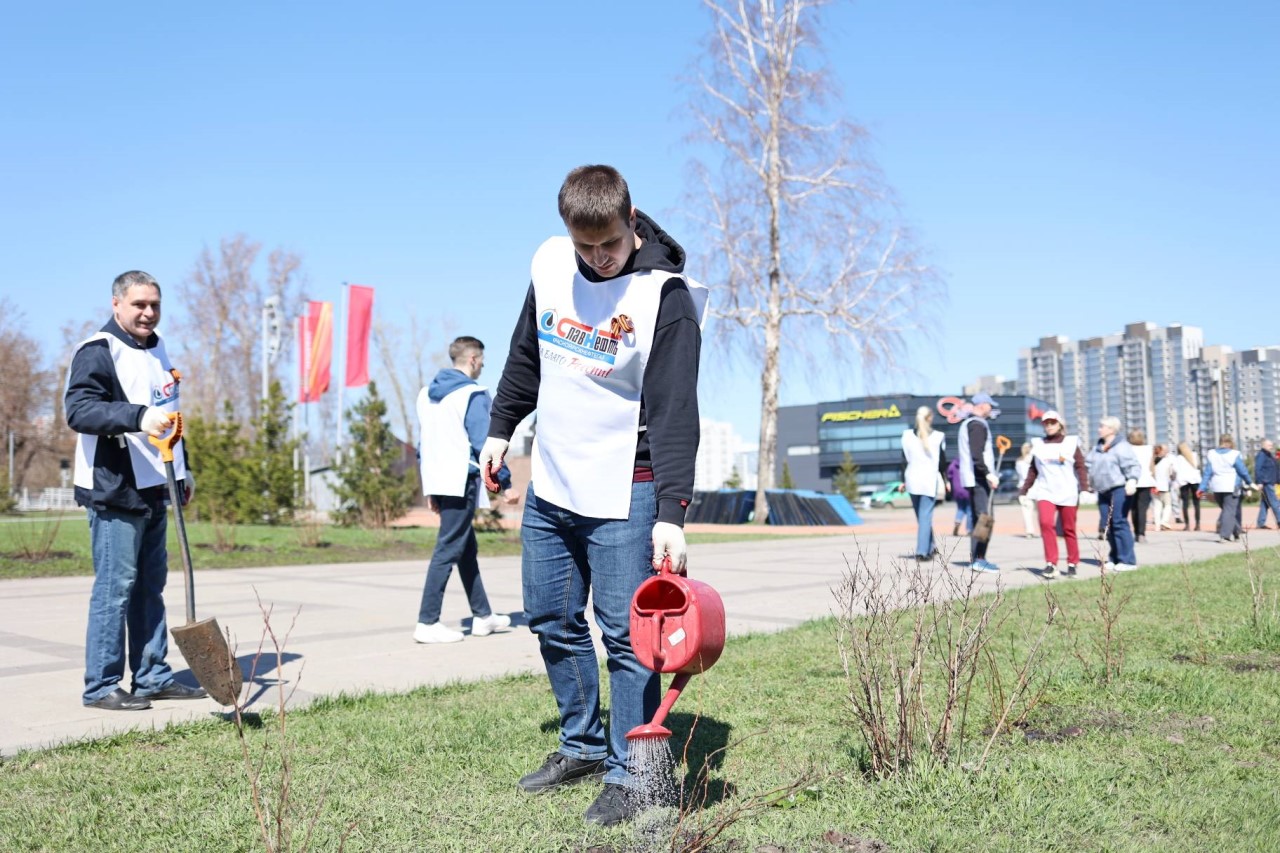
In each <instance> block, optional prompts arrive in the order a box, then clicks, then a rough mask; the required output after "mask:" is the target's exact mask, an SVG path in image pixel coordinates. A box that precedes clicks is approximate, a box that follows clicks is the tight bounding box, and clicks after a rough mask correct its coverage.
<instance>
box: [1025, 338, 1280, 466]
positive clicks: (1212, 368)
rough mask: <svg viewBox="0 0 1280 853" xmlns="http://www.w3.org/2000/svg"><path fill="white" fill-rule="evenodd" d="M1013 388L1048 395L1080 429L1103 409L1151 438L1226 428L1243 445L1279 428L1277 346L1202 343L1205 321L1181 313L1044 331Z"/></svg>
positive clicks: (1204, 439) (1166, 439)
mask: <svg viewBox="0 0 1280 853" xmlns="http://www.w3.org/2000/svg"><path fill="white" fill-rule="evenodd" d="M1017 390H1018V393H1020V394H1028V395H1031V396H1034V397H1039V398H1043V399H1045V400H1049V401H1050V402H1052V403H1053V404H1054V406H1055V407H1056V408H1057V409H1058V411H1060V412H1061V413H1062V415H1063V417H1064V418H1066V419H1067V422H1068V425H1069V427H1070V429H1072V431H1074V432H1078V433H1080V434H1082V435H1089V436H1091V435H1092V433H1093V429H1094V428H1095V427H1096V425H1097V423H1098V421H1099V420H1100V419H1101V418H1103V417H1104V416H1107V415H1113V416H1115V417H1118V418H1120V420H1121V421H1122V422H1123V423H1124V425H1125V428H1126V429H1132V428H1134V427H1140V428H1142V429H1143V430H1144V431H1145V432H1146V434H1147V440H1148V442H1149V443H1153V444H1154V443H1165V444H1168V443H1177V442H1179V441H1187V442H1188V443H1189V444H1191V446H1192V447H1193V448H1195V449H1196V450H1197V451H1199V452H1201V453H1203V452H1204V451H1205V450H1207V449H1208V448H1211V447H1215V446H1217V443H1218V437H1219V436H1220V435H1221V434H1222V433H1224V432H1225V433H1230V434H1231V435H1233V436H1234V437H1235V440H1236V443H1237V446H1239V447H1240V448H1241V449H1242V450H1252V449H1254V448H1256V447H1257V445H1258V443H1259V442H1260V441H1261V440H1262V438H1264V437H1268V436H1269V437H1272V438H1275V437H1276V436H1277V434H1280V347H1263V348H1258V349H1252V350H1246V351H1244V352H1235V351H1234V350H1233V349H1232V348H1231V347H1228V346H1222V345H1214V346H1206V345H1205V343H1204V332H1203V330H1201V329H1199V328H1197V327H1195V326H1183V325H1182V324H1180V323H1173V324H1171V325H1169V326H1163V327H1162V326H1157V325H1156V324H1155V323H1146V322H1144V323H1130V324H1128V325H1127V326H1125V328H1124V331H1123V332H1119V333H1114V334H1110V335H1103V336H1100V337H1094V338H1085V339H1082V340H1079V341H1072V340H1069V339H1068V338H1065V337H1062V336H1054V337H1045V338H1041V339H1040V342H1039V343H1038V344H1037V345H1036V346H1034V347H1031V348H1027V349H1023V350H1022V351H1020V352H1019V355H1018V380H1017Z"/></svg>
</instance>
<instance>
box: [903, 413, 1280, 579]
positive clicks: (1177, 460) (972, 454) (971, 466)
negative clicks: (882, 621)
mask: <svg viewBox="0 0 1280 853" xmlns="http://www.w3.org/2000/svg"><path fill="white" fill-rule="evenodd" d="M998 413H999V412H998V409H997V408H996V404H995V400H994V399H993V398H992V397H991V396H990V395H988V394H976V395H974V396H973V397H972V398H971V399H970V401H969V403H968V404H967V405H966V406H965V407H964V411H963V414H964V416H965V417H964V420H963V421H962V422H961V424H960V431H959V442H958V443H959V448H958V452H957V454H956V456H955V457H954V458H953V459H952V460H951V461H950V462H948V461H947V455H946V440H945V438H944V437H943V436H942V435H941V433H938V432H936V431H934V430H933V427H932V423H933V413H932V411H931V410H930V409H929V408H928V407H921V408H920V409H919V410H918V411H917V412H916V418H915V426H914V427H913V428H912V429H909V430H906V431H905V432H903V434H902V453H903V457H904V460H905V471H904V475H903V480H904V488H905V489H906V491H907V492H909V493H910V495H911V505H912V507H913V508H914V510H915V514H916V523H917V531H918V533H917V541H916V552H915V558H916V559H917V560H931V559H933V558H934V557H936V556H937V555H938V548H937V545H936V543H935V540H934V535H933V512H934V508H935V506H936V505H937V503H938V502H940V501H942V500H944V499H945V497H946V496H950V497H951V498H952V500H954V501H955V505H956V515H955V523H954V526H953V528H952V531H951V533H952V535H953V536H959V535H960V534H961V531H962V529H963V530H964V531H965V532H967V533H968V535H969V537H970V560H969V566H970V568H971V569H972V570H973V571H975V572H983V573H994V572H998V571H999V567H998V566H997V565H996V564H994V563H992V562H991V561H990V560H988V559H987V549H988V545H989V542H990V538H991V531H992V520H991V518H992V516H991V501H992V497H993V494H994V491H995V489H996V488H997V486H998V485H999V482H1000V480H999V476H998V471H997V470H996V469H997V467H998V466H999V462H998V461H997V460H996V457H995V454H994V452H993V439H992V432H991V428H990V425H989V423H988V421H989V420H990V419H991V418H993V417H994V416H996V415H997V414H998ZM1040 423H1041V426H1042V427H1043V428H1044V436H1043V437H1037V438H1033V439H1032V440H1031V441H1029V442H1026V443H1024V444H1023V445H1022V447H1021V449H1020V453H1019V455H1018V457H1017V459H1016V461H1015V462H1014V471H1015V473H1016V476H1017V484H1018V504H1019V506H1020V509H1021V515H1022V522H1023V529H1024V533H1023V535H1025V536H1027V537H1029V538H1033V537H1035V536H1039V537H1040V538H1041V540H1042V541H1043V543H1044V560H1045V563H1044V568H1043V569H1042V570H1041V575H1042V576H1043V577H1045V578H1052V577H1055V576H1057V575H1058V574H1059V549H1058V539H1059V537H1061V538H1062V539H1063V540H1065V544H1066V564H1065V566H1063V567H1062V573H1063V574H1066V575H1074V574H1076V572H1077V570H1078V567H1079V563H1080V542H1079V532H1078V528H1077V516H1078V507H1079V506H1080V505H1081V503H1082V502H1083V496H1085V495H1088V494H1091V495H1092V496H1094V497H1095V498H1096V500H1097V505H1098V538H1099V539H1100V540H1104V541H1106V543H1107V548H1108V553H1107V559H1106V560H1105V562H1104V568H1105V569H1106V570H1108V571H1115V572H1128V571H1133V570H1134V569H1136V568H1137V567H1138V557H1137V551H1136V547H1135V546H1136V544H1137V543H1142V542H1146V541H1147V532H1148V530H1149V529H1150V530H1151V531H1152V532H1156V533H1158V532H1160V531H1166V530H1173V529H1175V525H1178V524H1180V525H1182V529H1183V530H1192V529H1193V524H1194V529H1195V530H1200V524H1201V520H1200V501H1201V499H1202V498H1205V497H1212V499H1213V501H1214V503H1215V504H1217V506H1218V508H1219V516H1218V526H1217V529H1216V533H1217V538H1218V541H1219V542H1234V541H1238V540H1239V539H1240V537H1241V535H1242V534H1243V532H1244V524H1243V506H1244V497H1245V495H1246V494H1247V493H1248V492H1250V491H1253V490H1258V491H1260V492H1261V505H1260V507H1259V510H1258V518H1257V522H1256V524H1255V527H1257V528H1260V529H1267V527H1268V525H1267V514H1268V512H1270V514H1271V515H1272V516H1274V517H1275V519H1276V523H1277V525H1280V497H1278V496H1277V494H1276V486H1277V482H1278V481H1280V454H1277V453H1276V451H1275V447H1274V445H1273V443H1272V442H1271V441H1270V440H1264V441H1262V442H1261V443H1260V445H1259V449H1258V451H1257V455H1256V457H1255V459H1254V466H1253V473H1252V474H1250V472H1249V469H1248V467H1247V466H1246V465H1245V463H1244V459H1243V457H1242V455H1241V454H1240V452H1239V451H1238V450H1236V448H1235V440H1234V439H1233V438H1232V436H1231V435H1229V434H1226V433H1224V434H1223V435H1221V436H1220V437H1219V440H1218V446H1217V447H1215V448H1213V449H1211V450H1209V451H1208V452H1207V453H1206V454H1205V458H1204V460H1203V461H1202V460H1199V459H1197V457H1196V454H1195V452H1194V451H1192V450H1191V448H1190V446H1189V445H1188V444H1187V443H1186V442H1185V441H1184V442H1181V443H1179V444H1178V445H1177V447H1176V448H1171V447H1170V446H1169V445H1166V444H1156V445H1154V446H1153V445H1150V444H1148V443H1147V436H1146V433H1145V431H1144V430H1142V429H1138V428H1135V429H1130V430H1129V431H1128V432H1123V424H1122V423H1121V422H1120V420H1119V419H1118V418H1115V417H1104V418H1102V419H1101V421H1099V423H1098V426H1097V438H1096V440H1095V441H1094V442H1093V444H1092V445H1086V444H1085V443H1084V441H1083V440H1082V439H1081V438H1080V437H1079V436H1077V435H1073V434H1071V433H1070V432H1069V430H1068V429H1067V424H1066V422H1065V421H1064V420H1063V418H1062V416H1061V415H1060V414H1059V413H1058V412H1056V411H1052V410H1051V411H1048V412H1045V413H1044V414H1043V415H1042V416H1041V418H1040ZM1090 502H1092V501H1090ZM1148 520H1150V522H1151V526H1150V528H1148Z"/></svg>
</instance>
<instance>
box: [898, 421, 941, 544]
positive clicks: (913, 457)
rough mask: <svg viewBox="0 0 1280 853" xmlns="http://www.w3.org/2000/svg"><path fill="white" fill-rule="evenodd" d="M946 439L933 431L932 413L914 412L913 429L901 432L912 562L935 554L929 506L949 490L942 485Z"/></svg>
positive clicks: (931, 516) (931, 514)
mask: <svg viewBox="0 0 1280 853" xmlns="http://www.w3.org/2000/svg"><path fill="white" fill-rule="evenodd" d="M946 447H947V439H946V437H945V436H943V434H942V433H940V432H938V431H936V430H935V429H934V428H933V410H932V409H930V408H929V407H928V406H921V407H920V408H918V409H916V426H915V429H913V430H912V429H909V430H906V431H905V432H903V433H902V455H903V456H904V457H906V460H907V468H906V471H905V473H904V474H903V481H904V483H905V485H906V487H907V492H908V493H909V494H910V495H911V508H912V509H913V510H915V513H916V559H917V560H921V561H923V560H932V559H933V558H934V557H935V556H936V555H937V553H938V548H937V545H936V544H935V543H934V539H933V507H934V504H935V503H937V502H938V501H939V500H941V499H942V494H940V493H945V492H949V491H950V490H951V487H950V484H948V483H947V482H946V473H947V453H946Z"/></svg>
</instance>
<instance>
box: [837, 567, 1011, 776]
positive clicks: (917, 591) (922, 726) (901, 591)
mask: <svg viewBox="0 0 1280 853" xmlns="http://www.w3.org/2000/svg"><path fill="white" fill-rule="evenodd" d="M945 565H946V561H945V559H944V560H939V561H938V562H937V563H918V562H915V561H911V562H910V563H904V562H902V561H900V560H894V561H892V562H891V568H890V570H889V571H887V572H881V571H880V570H879V568H878V567H877V566H876V565H875V564H873V563H871V562H869V561H868V560H867V557H866V554H865V552H864V551H863V550H862V549H861V548H859V549H858V553H857V555H856V557H855V559H854V560H853V562H852V563H850V562H849V560H848V558H846V560H845V566H846V571H845V576H844V580H843V582H842V583H841V584H840V586H839V587H838V588H837V589H836V590H835V595H836V600H837V602H838V604H839V612H838V615H837V617H836V644H837V647H838V648H839V652H840V660H841V663H842V665H843V667H844V672H845V676H846V679H847V681H848V685H849V689H848V699H849V704H850V706H851V708H852V710H853V715H854V719H855V720H856V722H857V724H858V729H859V733H860V734H861V736H862V739H863V742H864V743H865V744H866V747H867V752H868V756H869V763H870V767H869V769H870V771H871V772H872V773H873V774H875V775H876V776H880V777H887V776H891V775H893V774H895V773H897V772H899V771H901V770H903V769H905V768H906V767H907V766H909V765H910V764H911V763H912V761H913V760H914V758H915V757H916V755H917V752H918V751H919V750H921V749H924V750H926V751H927V752H928V753H929V754H931V755H933V756H934V757H936V758H937V759H939V760H940V761H941V762H942V763H943V764H946V763H947V762H948V761H949V760H950V759H951V757H952V756H953V753H954V751H955V750H956V749H957V748H958V747H959V745H960V742H961V741H962V739H963V731H964V718H965V716H966V713H967V709H968V703H969V697H970V692H971V689H972V685H973V681H974V679H975V677H976V676H977V673H978V663H979V661H980V660H981V659H982V655H983V652H984V649H985V648H986V647H987V645H988V644H989V643H990V641H991V637H992V634H993V632H994V630H995V628H996V627H998V625H999V622H1000V621H1002V620H1003V618H1004V617H1003V616H1001V615H1000V608H1001V604H1002V602H1003V601H1004V594H1003V591H1002V590H1000V589H998V588H997V590H996V592H995V593H994V595H991V596H979V595H976V594H975V593H976V592H977V586H976V576H975V575H972V574H970V573H968V572H966V573H965V574H964V575H963V576H962V577H955V576H952V575H951V574H950V573H948V572H947V570H946V568H945ZM930 691H934V692H938V691H940V692H941V695H942V701H941V708H940V710H939V711H938V712H937V714H936V716H935V715H934V713H933V712H931V711H930V708H929V705H928V704H927V703H926V694H927V693H928V692H930Z"/></svg>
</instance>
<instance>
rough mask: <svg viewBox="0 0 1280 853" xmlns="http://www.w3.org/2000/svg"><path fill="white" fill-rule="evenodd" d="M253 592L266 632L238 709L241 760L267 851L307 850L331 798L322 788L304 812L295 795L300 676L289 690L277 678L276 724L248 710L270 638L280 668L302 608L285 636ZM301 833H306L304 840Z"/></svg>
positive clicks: (340, 846)
mask: <svg viewBox="0 0 1280 853" xmlns="http://www.w3.org/2000/svg"><path fill="white" fill-rule="evenodd" d="M254 596H255V597H257V600H258V610H259V611H260V612H261V614H262V634H261V636H260V637H259V639H258V650H257V652H256V653H255V654H254V656H253V665H252V666H251V667H250V671H249V677H248V679H246V681H245V687H244V693H243V694H242V695H241V697H240V700H239V701H238V702H236V704H235V706H234V707H233V710H232V722H233V723H234V724H235V729H236V737H237V738H238V739H239V741H240V754H241V760H242V762H243V765H244V771H245V776H246V778H247V779H248V782H249V796H250V801H251V803H252V805H253V813H254V816H255V817H256V818H257V821H258V832H259V836H260V839H261V841H262V849H263V850H264V851H266V853H304V851H307V850H310V849H311V842H312V834H313V833H314V831H315V828H316V825H317V824H318V823H319V821H320V816H321V813H322V812H323V810H324V806H325V802H326V800H327V798H328V787H327V786H326V788H325V790H324V791H322V792H321V794H320V796H319V799H318V800H317V802H316V803H315V806H314V808H313V809H311V810H310V812H309V813H304V812H303V811H302V808H301V806H300V805H299V804H298V803H297V802H296V800H295V799H294V797H293V767H294V761H293V742H292V740H291V739H290V737H289V732H288V722H289V711H288V704H289V700H290V699H291V698H292V697H293V694H294V691H296V690H297V689H298V684H299V681H300V678H299V679H295V680H294V683H293V685H292V686H291V687H289V688H288V689H286V687H285V681H284V679H283V678H280V679H277V680H276V688H277V693H276V706H275V715H274V716H275V719H274V723H275V725H274V726H272V727H269V726H266V725H257V724H256V722H257V716H258V715H256V714H252V713H246V711H245V706H246V704H247V703H248V698H249V694H250V691H251V690H252V688H253V683H254V681H255V679H256V677H257V675H258V673H259V668H260V667H261V666H262V665H263V664H264V663H265V662H266V661H268V660H269V659H270V653H267V654H266V655H265V656H264V650H265V648H266V645H267V642H268V641H270V644H271V648H272V649H273V650H274V653H275V659H276V666H277V667H278V666H279V665H280V662H281V661H283V660H284V649H285V646H286V645H288V642H289V635H290V634H292V633H293V628H294V625H295V624H297V621H298V614H299V613H300V612H302V609H301V608H299V609H298V610H297V611H295V612H294V614H293V619H292V620H291V621H290V623H289V630H288V631H286V632H285V635H284V637H283V638H281V637H279V636H278V635H277V634H276V631H275V628H274V627H272V625H271V616H272V612H273V610H274V606H267V605H264V604H263V603H262V599H261V597H258V596H257V590H256V589H255V590H254ZM228 644H230V636H228ZM233 648H234V647H233ZM251 720H252V721H251ZM254 729H257V730H259V731H261V733H262V735H261V736H262V743H261V744H260V745H258V746H254V745H253V744H251V743H250V740H251V738H252V737H253V735H252V731H253V730H254ZM255 750H256V752H255ZM272 755H274V756H275V758H274V761H273V762H272V765H273V766H272V769H271V770H270V771H269V770H268V768H267V762H268V759H269V758H270V757H271V756H272ZM355 827H356V824H355V823H354V822H352V823H349V824H348V825H347V826H346V828H345V830H344V831H343V833H342V835H341V837H340V838H339V842H338V847H337V849H338V850H339V851H341V850H342V849H343V848H344V847H345V846H346V841H347V837H348V836H349V835H350V834H351V832H352V830H354V829H355ZM299 835H301V837H300V838H299V837H298V836H299Z"/></svg>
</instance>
